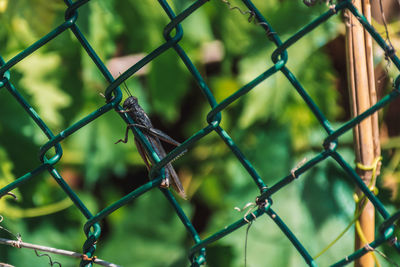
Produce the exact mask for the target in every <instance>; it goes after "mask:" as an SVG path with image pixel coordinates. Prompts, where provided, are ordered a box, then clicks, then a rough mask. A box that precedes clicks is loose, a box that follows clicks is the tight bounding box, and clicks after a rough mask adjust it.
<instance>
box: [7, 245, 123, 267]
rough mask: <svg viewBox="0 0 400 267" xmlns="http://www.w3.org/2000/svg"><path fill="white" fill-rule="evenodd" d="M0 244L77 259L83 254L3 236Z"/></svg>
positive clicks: (108, 264)
mask: <svg viewBox="0 0 400 267" xmlns="http://www.w3.org/2000/svg"><path fill="white" fill-rule="evenodd" d="M0 244H3V245H7V246H12V247H17V246H18V247H19V248H28V249H33V250H38V251H43V252H48V253H53V254H58V255H63V256H67V257H72V258H77V259H82V258H84V256H85V255H84V254H81V253H78V252H75V251H70V250H64V249H58V248H52V247H47V246H41V245H36V244H31V243H26V242H22V241H21V242H18V241H16V240H10V239H5V238H0ZM93 263H96V264H98V265H102V266H107V267H121V266H120V265H117V264H114V263H110V262H107V261H105V260H102V259H98V258H95V259H93Z"/></svg>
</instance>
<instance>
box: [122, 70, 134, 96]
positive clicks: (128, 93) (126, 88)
mask: <svg viewBox="0 0 400 267" xmlns="http://www.w3.org/2000/svg"><path fill="white" fill-rule="evenodd" d="M119 75H120V76H121V72H120V73H119ZM123 83H124V86H125V87H124V90H125V93H126V94H127V95H128V97H131V96H132V94H131V91H129V89H128V86H127V85H126V82H125V81H124V82H123Z"/></svg>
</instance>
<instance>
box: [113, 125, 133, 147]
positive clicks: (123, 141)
mask: <svg viewBox="0 0 400 267" xmlns="http://www.w3.org/2000/svg"><path fill="white" fill-rule="evenodd" d="M129 129H130V125H128V126H127V127H126V131H125V138H124V139H119V140H118V141H117V142H115V144H118V143H119V142H122V143H124V144H126V143H127V142H128V134H129Z"/></svg>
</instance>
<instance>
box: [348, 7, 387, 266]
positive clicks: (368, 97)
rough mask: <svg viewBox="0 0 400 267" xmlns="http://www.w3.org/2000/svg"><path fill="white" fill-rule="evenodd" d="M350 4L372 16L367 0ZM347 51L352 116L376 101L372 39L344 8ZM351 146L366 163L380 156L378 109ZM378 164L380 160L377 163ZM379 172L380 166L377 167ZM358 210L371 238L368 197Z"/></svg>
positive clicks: (364, 174)
mask: <svg viewBox="0 0 400 267" xmlns="http://www.w3.org/2000/svg"><path fill="white" fill-rule="evenodd" d="M353 4H354V5H355V6H356V7H357V9H358V10H360V12H361V11H362V12H363V14H364V16H365V17H366V18H367V19H368V20H369V21H370V20H371V5H370V0H354V1H353ZM346 18H347V23H346V52H347V76H348V81H349V92H350V103H351V111H352V116H353V117H355V116H357V115H359V114H360V113H362V112H363V111H365V110H366V109H368V108H369V107H370V106H372V105H373V104H374V103H376V91H375V78H374V66H373V61H372V40H371V37H370V36H369V35H368V33H367V32H366V31H365V30H364V28H363V27H362V26H361V24H360V23H359V22H358V20H357V19H356V18H355V17H354V16H353V15H352V14H351V13H350V12H349V11H346ZM353 134H354V149H355V154H356V162H358V163H360V164H361V165H363V166H365V167H369V166H371V165H372V164H373V163H374V162H375V160H376V159H377V158H378V157H379V156H380V144H379V128H378V117H377V113H375V114H374V115H373V116H371V117H369V118H367V119H365V120H364V121H362V122H361V123H360V124H358V125H357V126H356V127H355V128H354V129H353ZM378 165H379V164H378ZM357 172H358V174H359V175H360V177H361V178H362V179H363V181H364V182H365V184H366V185H367V186H369V187H370V188H371V187H373V186H375V185H374V184H371V178H372V170H361V169H360V168H358V169H357ZM377 173H379V166H378V167H377ZM355 193H356V194H357V196H358V198H359V199H361V198H362V196H363V194H362V192H361V191H360V190H359V189H358V188H357V189H356V192H355ZM356 205H357V206H358V207H357V209H358V210H361V209H362V207H364V208H363V209H362V212H361V215H360V217H359V221H358V223H359V226H360V229H361V232H362V234H363V235H364V236H365V238H366V240H367V242H371V241H373V240H374V232H375V209H374V206H373V205H372V204H371V203H370V202H369V201H368V202H367V203H365V201H362V202H359V203H357V204H356ZM365 245H366V244H365V243H364V242H363V241H362V238H361V237H360V233H359V232H357V231H356V234H355V249H356V250H357V249H359V248H362V247H364V246H365ZM355 266H356V267H373V266H374V259H373V255H372V254H371V253H368V254H366V255H365V256H363V257H361V258H360V259H358V260H356V261H355Z"/></svg>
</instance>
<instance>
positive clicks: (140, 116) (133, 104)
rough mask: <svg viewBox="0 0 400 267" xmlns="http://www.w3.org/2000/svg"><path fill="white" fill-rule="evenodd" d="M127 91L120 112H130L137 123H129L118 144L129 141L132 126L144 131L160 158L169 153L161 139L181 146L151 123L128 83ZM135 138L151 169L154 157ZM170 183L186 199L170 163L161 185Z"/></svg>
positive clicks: (138, 148) (148, 167) (165, 185)
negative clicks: (129, 88) (126, 96)
mask: <svg viewBox="0 0 400 267" xmlns="http://www.w3.org/2000/svg"><path fill="white" fill-rule="evenodd" d="M125 91H126V93H127V94H128V98H127V99H126V100H125V101H124V103H123V105H122V107H123V109H124V110H122V111H120V112H122V113H128V115H129V116H130V117H131V118H132V119H133V120H134V121H135V122H136V123H135V124H129V125H128V126H127V128H126V132H125V138H124V139H120V140H118V141H117V142H116V144H117V143H119V142H123V143H127V142H128V134H129V129H132V127H137V128H140V130H142V133H143V134H144V136H145V137H146V138H147V140H148V141H149V143H150V145H151V147H152V148H153V149H154V151H155V152H156V154H157V155H158V157H159V158H160V159H163V158H164V157H165V156H166V155H167V153H166V152H165V150H164V148H163V146H162V145H161V141H160V140H162V141H164V142H167V143H169V144H172V145H175V146H179V145H180V143H179V142H177V141H175V140H174V139H172V138H171V137H170V136H168V135H167V134H165V133H163V132H162V131H160V130H158V129H156V128H154V127H153V124H152V123H151V120H150V118H149V116H148V115H147V114H146V112H145V111H144V110H143V108H142V107H141V106H140V105H139V102H138V99H137V98H136V97H135V96H133V95H132V94H131V93H130V91H129V90H128V87H127V86H126V84H125ZM134 139H135V145H136V147H137V150H138V152H139V154H140V156H141V157H142V159H143V161H144V163H145V164H146V167H147V170H150V168H151V163H152V164H154V161H153V159H152V157H150V156H149V155H148V154H147V151H146V149H144V147H143V145H142V143H140V141H139V140H137V138H136V137H134ZM183 153H184V152H183ZM183 153H182V154H183ZM182 154H181V155H182ZM181 155H179V156H181ZM179 156H178V157H179ZM170 185H172V187H173V188H174V189H175V191H176V192H177V193H178V194H179V195H180V196H181V197H182V198H184V199H186V194H185V191H184V189H183V186H182V183H181V181H180V180H179V177H178V175H177V174H176V171H175V169H174V167H173V166H172V164H171V163H168V164H166V165H165V179H164V180H163V181H162V182H161V185H160V186H161V187H164V188H168V187H169V186H170Z"/></svg>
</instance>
